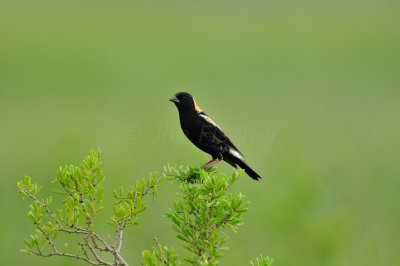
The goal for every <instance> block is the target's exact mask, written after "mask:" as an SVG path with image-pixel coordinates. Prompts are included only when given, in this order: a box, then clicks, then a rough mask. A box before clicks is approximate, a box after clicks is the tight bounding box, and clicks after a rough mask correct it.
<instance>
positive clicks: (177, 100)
mask: <svg viewBox="0 0 400 266" xmlns="http://www.w3.org/2000/svg"><path fill="white" fill-rule="evenodd" d="M169 101H170V102H173V103H179V99H178V98H177V97H176V96H175V95H174V97H172V98H171V99H169Z"/></svg>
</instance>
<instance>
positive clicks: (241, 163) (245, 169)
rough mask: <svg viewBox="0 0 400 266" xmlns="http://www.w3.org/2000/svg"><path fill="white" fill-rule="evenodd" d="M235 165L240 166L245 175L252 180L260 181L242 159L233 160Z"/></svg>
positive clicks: (259, 177)
mask: <svg viewBox="0 0 400 266" xmlns="http://www.w3.org/2000/svg"><path fill="white" fill-rule="evenodd" d="M235 163H236V164H237V165H239V166H240V168H242V169H244V171H245V172H246V174H247V175H248V176H250V177H251V178H253V179H254V180H256V181H259V180H260V179H261V176H259V175H258V174H257V173H256V172H254V170H253V169H251V167H250V166H249V165H248V164H247V163H246V162H245V161H244V160H242V159H239V158H235Z"/></svg>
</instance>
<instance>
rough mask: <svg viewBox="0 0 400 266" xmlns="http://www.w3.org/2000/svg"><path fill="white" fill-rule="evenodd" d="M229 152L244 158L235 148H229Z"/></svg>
mask: <svg viewBox="0 0 400 266" xmlns="http://www.w3.org/2000/svg"><path fill="white" fill-rule="evenodd" d="M229 153H230V154H232V155H233V156H235V157H236V158H239V159H243V156H242V155H241V154H240V153H239V152H237V151H236V150H234V149H233V148H230V149H229Z"/></svg>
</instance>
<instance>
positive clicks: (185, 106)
mask: <svg viewBox="0 0 400 266" xmlns="http://www.w3.org/2000/svg"><path fill="white" fill-rule="evenodd" d="M169 100H170V101H171V102H173V103H175V105H176V107H178V109H179V110H182V111H183V110H185V111H195V112H197V113H201V112H203V111H202V110H201V109H200V107H199V106H198V105H197V104H196V101H195V100H194V98H193V96H192V95H190V93H187V92H178V93H176V94H175V95H174V97H172V98H171V99H169Z"/></svg>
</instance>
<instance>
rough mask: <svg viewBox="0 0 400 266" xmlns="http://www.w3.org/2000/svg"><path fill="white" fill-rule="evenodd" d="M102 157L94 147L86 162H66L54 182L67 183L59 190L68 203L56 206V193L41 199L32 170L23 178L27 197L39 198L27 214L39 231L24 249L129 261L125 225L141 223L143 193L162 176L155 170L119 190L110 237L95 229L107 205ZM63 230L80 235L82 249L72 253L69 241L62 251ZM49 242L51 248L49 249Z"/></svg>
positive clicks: (154, 186) (95, 261)
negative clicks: (104, 202) (59, 239)
mask: <svg viewBox="0 0 400 266" xmlns="http://www.w3.org/2000/svg"><path fill="white" fill-rule="evenodd" d="M99 159H100V151H98V152H97V153H96V152H95V151H93V150H92V151H90V152H89V155H88V156H87V157H86V158H85V159H84V160H83V162H82V164H81V165H80V167H75V166H73V165H70V166H66V167H64V168H61V167H60V169H59V170H58V172H57V178H56V179H54V180H53V183H55V184H58V185H59V186H60V187H61V189H59V190H53V191H54V192H55V193H58V194H61V195H63V199H62V200H61V206H62V208H58V209H55V210H53V209H52V208H51V204H52V196H49V197H47V198H45V199H39V198H38V194H39V192H40V190H41V188H38V185H37V184H33V183H31V178H30V177H27V176H26V177H25V178H24V181H23V182H22V181H20V182H18V183H17V185H18V190H19V193H20V194H21V196H22V198H23V199H24V198H25V197H28V198H30V199H31V200H32V201H33V202H32V204H31V205H30V206H29V212H28V214H27V215H28V217H29V218H30V219H31V220H32V222H33V223H34V225H35V226H36V233H35V234H33V235H31V237H30V238H31V239H30V240H28V239H25V244H26V249H25V250H22V251H23V252H27V253H28V254H35V255H38V256H43V257H50V256H66V257H73V258H76V259H80V260H84V261H86V262H88V263H90V264H96V265H97V264H102V265H115V264H121V265H127V263H126V262H125V260H124V259H123V258H122V257H121V255H120V251H121V248H122V241H123V232H124V229H125V228H126V227H127V226H130V225H135V224H137V218H136V216H137V214H139V213H140V212H142V211H144V210H145V205H144V203H143V198H144V197H145V196H146V195H153V196H154V195H155V194H156V193H157V191H158V190H157V188H158V187H159V186H160V185H161V184H162V180H161V179H160V178H158V177H157V174H156V173H155V174H150V177H149V178H148V179H147V180H145V179H142V180H141V182H137V183H135V184H134V185H132V186H129V187H128V188H127V189H124V188H123V187H121V189H120V191H119V193H117V192H116V191H114V197H115V201H114V202H113V209H114V216H112V217H111V221H109V223H110V224H111V225H113V226H114V230H113V232H114V237H113V240H110V241H106V240H104V238H103V237H101V236H100V235H99V234H98V233H97V232H95V231H94V218H95V216H96V214H97V213H98V212H100V211H101V210H103V208H104V207H103V206H102V205H101V202H102V199H103V190H104V187H102V186H101V185H100V184H101V181H102V180H103V179H104V175H103V172H102V170H101V168H100V166H101V162H100V160H99ZM124 191H125V192H124ZM59 232H62V233H68V234H76V235H78V236H80V237H81V239H80V241H79V242H78V245H79V246H80V248H81V251H82V254H72V253H68V243H65V244H64V247H63V251H60V249H59V248H58V245H57V243H56V242H55V240H56V238H57V236H58V234H59ZM48 247H49V248H50V251H47V252H46V248H48ZM99 251H103V252H108V253H111V254H112V255H113V257H114V261H109V262H108V261H106V260H105V259H103V258H102V257H101V256H100V254H99Z"/></svg>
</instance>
